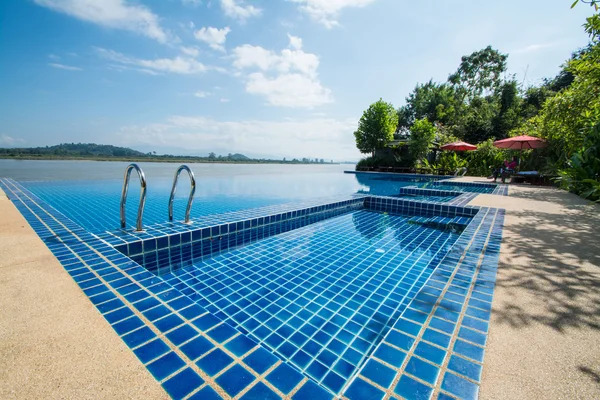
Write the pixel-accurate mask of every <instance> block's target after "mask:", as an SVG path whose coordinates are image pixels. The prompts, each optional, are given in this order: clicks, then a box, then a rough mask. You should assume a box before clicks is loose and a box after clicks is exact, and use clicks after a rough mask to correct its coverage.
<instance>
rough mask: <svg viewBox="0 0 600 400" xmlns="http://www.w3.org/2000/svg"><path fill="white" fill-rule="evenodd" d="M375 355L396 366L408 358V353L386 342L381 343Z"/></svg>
mask: <svg viewBox="0 0 600 400" xmlns="http://www.w3.org/2000/svg"><path fill="white" fill-rule="evenodd" d="M375 357H377V358H379V359H381V360H383V361H385V362H387V363H388V364H390V365H392V366H394V367H398V368H399V367H400V366H401V365H402V363H403V362H404V359H405V358H406V353H404V352H403V351H400V350H398V349H395V348H393V347H390V346H388V345H386V344H385V343H383V344H381V346H379V348H378V349H377V351H375Z"/></svg>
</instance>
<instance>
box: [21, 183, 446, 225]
mask: <svg viewBox="0 0 600 400" xmlns="http://www.w3.org/2000/svg"><path fill="white" fill-rule="evenodd" d="M146 179H147V185H148V190H147V198H146V207H145V210H144V219H143V223H144V226H149V225H153V224H158V223H164V222H166V221H167V220H168V202H169V195H170V192H171V185H172V179H171V178H165V177H161V176H160V175H158V174H157V176H154V175H146ZM21 184H22V185H23V186H25V187H26V188H27V189H29V190H30V191H31V192H32V193H34V194H35V195H37V196H38V197H39V198H40V199H42V200H43V201H45V202H46V203H48V204H49V205H51V206H52V207H54V208H55V209H57V210H59V211H60V212H62V213H63V214H64V215H65V216H67V217H68V218H70V219H71V220H73V221H75V222H76V223H78V224H79V225H81V226H83V227H85V228H86V229H88V230H89V231H91V232H93V233H101V232H106V231H111V230H116V229H119V228H120V217H119V209H120V198H121V189H122V185H123V181H122V180H121V179H98V180H88V181H70V180H67V181H63V180H59V181H23V182H21ZM414 184H415V179H413V178H408V177H407V178H401V177H398V178H396V177H394V179H393V180H389V179H386V180H382V179H381V178H377V177H365V176H362V175H354V174H344V173H340V172H338V171H331V172H329V171H325V172H321V173H311V172H307V173H294V174H288V175H286V174H273V173H269V174H266V173H264V174H255V175H243V174H239V175H225V176H220V175H219V176H202V177H197V179H196V194H195V198H194V203H193V206H192V211H191V217H192V218H198V217H202V216H207V215H217V214H223V213H228V212H235V211H241V210H246V209H253V208H259V207H266V206H273V205H278V204H287V203H295V202H299V201H303V200H311V199H339V198H349V197H350V196H353V195H355V194H373V195H379V196H398V193H399V190H400V188H402V187H406V186H411V185H414ZM189 190H190V182H189V180H188V179H187V176H185V174H183V175H181V176H180V179H179V185H178V187H177V192H176V197H175V201H174V204H173V211H174V220H175V221H181V220H183V218H184V214H185V208H186V205H187V200H188V195H189ZM139 193H140V185H139V181H138V179H137V176H136V175H135V173H133V174H132V176H131V181H130V186H129V194H128V198H127V203H126V215H127V226H128V227H133V226H134V225H135V220H136V216H137V209H138V203H139ZM419 199H421V200H430V201H449V200H451V198H449V197H436V196H433V197H431V198H428V197H427V196H422V197H420V198H419Z"/></svg>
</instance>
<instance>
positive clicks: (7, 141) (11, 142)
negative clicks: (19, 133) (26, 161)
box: [0, 134, 25, 147]
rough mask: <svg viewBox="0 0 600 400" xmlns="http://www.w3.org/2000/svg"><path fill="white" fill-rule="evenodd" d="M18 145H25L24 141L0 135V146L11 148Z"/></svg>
mask: <svg viewBox="0 0 600 400" xmlns="http://www.w3.org/2000/svg"><path fill="white" fill-rule="evenodd" d="M19 143H25V141H24V140H23V139H19V138H14V137H12V136H8V135H4V134H2V135H0V146H8V147H13V146H15V145H17V144H19Z"/></svg>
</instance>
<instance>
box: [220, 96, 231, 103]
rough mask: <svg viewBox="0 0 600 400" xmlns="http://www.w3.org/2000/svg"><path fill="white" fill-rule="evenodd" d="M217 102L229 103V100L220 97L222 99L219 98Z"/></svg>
mask: <svg viewBox="0 0 600 400" xmlns="http://www.w3.org/2000/svg"><path fill="white" fill-rule="evenodd" d="M219 101H220V102H221V103H229V102H230V101H231V100H229V99H227V98H225V97H222V98H221V99H220V100H219Z"/></svg>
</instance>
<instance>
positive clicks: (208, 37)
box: [194, 26, 231, 51]
mask: <svg viewBox="0 0 600 400" xmlns="http://www.w3.org/2000/svg"><path fill="white" fill-rule="evenodd" d="M229 32H231V29H229V27H228V26H226V27H225V28H223V29H218V28H213V27H208V28H206V27H204V28H200V29H199V30H197V31H196V32H194V36H195V37H196V39H198V40H200V41H202V42H205V43H207V44H208V45H209V46H210V47H211V48H212V49H215V50H219V51H225V48H224V47H223V45H224V44H225V41H226V40H227V34H228V33H229Z"/></svg>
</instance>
